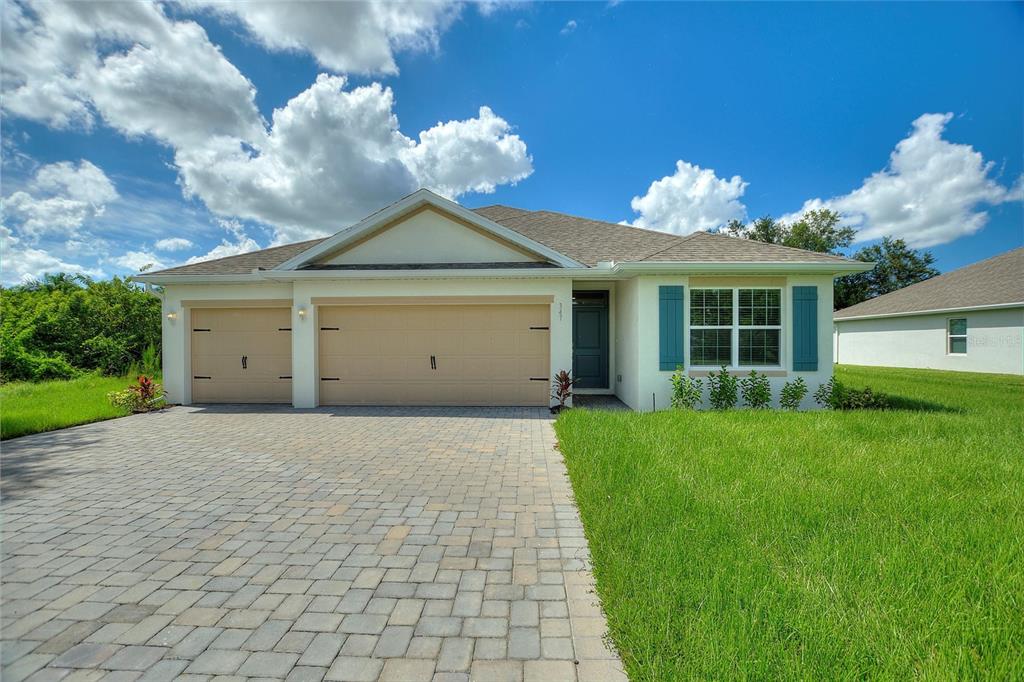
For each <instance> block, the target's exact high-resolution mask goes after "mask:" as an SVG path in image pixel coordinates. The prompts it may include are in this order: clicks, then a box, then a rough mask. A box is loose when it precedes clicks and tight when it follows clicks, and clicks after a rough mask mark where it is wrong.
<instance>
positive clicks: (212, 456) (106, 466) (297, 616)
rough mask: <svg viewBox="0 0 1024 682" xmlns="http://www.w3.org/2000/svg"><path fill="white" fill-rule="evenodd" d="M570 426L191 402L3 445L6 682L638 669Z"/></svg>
mask: <svg viewBox="0 0 1024 682" xmlns="http://www.w3.org/2000/svg"><path fill="white" fill-rule="evenodd" d="M554 445H555V438H554V433H553V431H552V428H551V424H550V420H549V419H548V417H547V414H546V412H544V411H542V410H531V409H501V408H458V409H456V408H437V409H434V408H423V409H412V408H394V409H390V408H342V409H335V410H328V409H323V410H313V411H301V412H300V411H293V410H291V409H287V408H280V409H278V408H255V409H242V408H231V407H225V408H216V409H213V408H187V407H177V408H173V409H171V410H168V411H165V412H161V413H158V414H151V415H139V416H134V417H128V418H125V419H119V420H115V421H111V422H104V423H100V424H94V425H90V426H83V427H78V428H75V429H68V430H65V431H59V432H55V433H52V434H40V435H36V436H28V437H25V438H21V439H16V440H14V441H8V442H6V443H4V445H3V461H2V467H3V469H2V476H3V504H2V511H3V516H4V526H3V538H2V539H3V548H2V551H3V564H2V570H3V576H2V580H3V585H2V587H3V594H2V618H3V622H2V627H3V629H2V637H3V640H4V641H3V642H2V647H3V648H2V652H3V665H4V670H3V673H4V675H3V677H4V680H5V682H14V681H15V680H20V679H23V678H26V677H30V676H31V679H59V678H61V677H63V678H64V679H67V680H73V679H74V680H77V679H89V680H92V679H112V680H115V679H116V680H130V679H135V678H141V679H145V680H150V679H196V680H198V679H225V680H226V679H241V678H245V677H249V678H273V679H282V678H287V679H289V680H307V679H308V680H320V679H328V680H375V679H387V680H420V679H423V680H431V679H432V680H459V679H469V678H472V679H480V680H505V679H509V680H520V679H526V680H551V681H557V680H575V679H579V680H602V681H603V680H614V679H621V677H622V673H621V666H620V664H619V662H618V660H617V659H616V658H615V656H614V654H612V653H611V652H609V651H608V649H607V648H606V647H605V645H604V644H603V641H602V635H603V634H604V633H605V621H604V619H603V617H602V615H601V611H600V609H599V608H598V606H597V603H596V597H595V596H594V594H593V588H592V578H591V575H590V573H589V572H588V571H587V570H586V565H587V559H588V556H587V550H586V540H585V538H584V536H583V532H582V527H581V525H580V521H579V517H578V515H577V512H576V509H575V507H574V506H573V504H572V502H571V501H570V497H569V490H570V489H569V483H568V480H567V478H566V473H565V468H564V466H563V464H562V461H561V457H560V455H559V453H558V451H557V450H556V449H555V447H554ZM219 676H232V677H230V678H229V677H219Z"/></svg>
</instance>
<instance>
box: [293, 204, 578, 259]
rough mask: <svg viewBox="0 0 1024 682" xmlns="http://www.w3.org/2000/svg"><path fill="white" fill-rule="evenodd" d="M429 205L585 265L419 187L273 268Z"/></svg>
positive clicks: (327, 249)
mask: <svg viewBox="0 0 1024 682" xmlns="http://www.w3.org/2000/svg"><path fill="white" fill-rule="evenodd" d="M424 205H429V206H434V207H435V208H437V209H439V210H440V211H442V212H445V213H449V214H451V215H454V216H456V217H458V218H461V219H462V220H464V221H466V222H468V223H470V224H471V225H474V226H476V227H478V228H480V229H481V230H483V231H485V232H489V233H491V234H493V235H495V236H496V237H499V238H500V239H503V240H505V241H507V242H510V243H512V244H515V245H517V246H519V247H521V248H523V249H526V250H527V251H530V252H532V253H535V254H537V255H538V256H541V257H542V258H544V259H546V260H549V261H551V262H552V263H556V264H558V265H560V266H562V267H563V268H585V267H586V266H585V265H583V264H582V263H579V262H577V261H575V260H573V259H572V258H569V257H568V256H566V255H565V254H563V253H560V252H558V251H555V250H554V249H552V248H550V247H547V246H544V245H543V244H541V243H540V242H536V241H534V240H532V239H529V238H528V237H525V236H523V235H521V234H519V233H518V232H516V231H515V230H510V229H509V228H507V227H505V226H504V225H499V224H498V223H496V222H494V221H493V220H488V219H487V218H484V217H483V216H481V215H478V214H476V213H474V212H473V211H470V210H468V209H466V208H463V207H462V206H459V205H458V204H457V203H455V202H454V201H449V200H448V199H445V198H444V197H441V196H438V195H436V194H434V193H433V192H431V191H429V190H426V189H420V190H417V191H415V192H413V193H412V194H410V195H409V196H407V197H404V198H402V199H400V200H398V201H396V202H395V203H393V204H391V205H390V206H388V207H387V208H384V209H381V210H380V211H377V212H376V213H374V214H373V215H371V216H368V217H366V218H364V219H363V220H361V221H359V222H358V223H356V224H355V225H353V226H352V227H349V228H347V229H344V230H341V231H340V232H338V233H337V234H335V235H334V236H332V237H328V238H327V239H325V240H323V241H322V242H320V243H319V244H316V245H315V246H313V247H311V248H309V249H306V250H305V251H303V252H302V253H300V254H298V255H297V256H295V257H294V258H292V259H290V260H287V261H285V262H284V263H281V264H280V265H278V266H277V267H276V268H274V271H280V270H297V269H298V268H300V267H302V266H303V265H307V264H309V263H311V262H313V261H315V260H317V259H318V258H320V257H322V256H325V255H327V254H329V253H332V252H334V251H337V250H339V249H341V248H343V247H344V246H345V245H347V244H350V243H352V242H354V241H356V240H358V239H360V238H362V237H363V236H365V235H367V234H370V233H372V232H373V231H374V230H376V229H377V228H379V227H381V226H382V225H385V224H386V223H389V222H392V221H393V220H395V219H396V218H400V217H401V216H402V215H403V214H405V213H408V212H410V211H413V210H415V209H417V208H419V207H420V206H424Z"/></svg>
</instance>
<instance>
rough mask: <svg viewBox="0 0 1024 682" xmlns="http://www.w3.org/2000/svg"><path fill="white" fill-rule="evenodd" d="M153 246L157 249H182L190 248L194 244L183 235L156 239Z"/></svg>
mask: <svg viewBox="0 0 1024 682" xmlns="http://www.w3.org/2000/svg"><path fill="white" fill-rule="evenodd" d="M153 246H154V247H155V248H156V250H157V251H184V250H186V249H191V248H192V247H193V246H195V244H193V243H192V241H191V240H189V239H185V238H184V237H168V238H167V239H158V240H157V242H156V244H154V245H153Z"/></svg>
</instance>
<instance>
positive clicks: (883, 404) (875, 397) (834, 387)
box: [814, 377, 892, 410]
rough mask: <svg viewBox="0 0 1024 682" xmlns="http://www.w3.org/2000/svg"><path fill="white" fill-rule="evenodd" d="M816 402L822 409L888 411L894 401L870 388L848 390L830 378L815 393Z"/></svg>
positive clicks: (833, 378)
mask: <svg viewBox="0 0 1024 682" xmlns="http://www.w3.org/2000/svg"><path fill="white" fill-rule="evenodd" d="M814 400H815V401H817V403H818V404H819V405H821V406H822V407H827V408H829V409H832V410H888V409H891V408H892V401H891V400H890V398H889V396H887V395H885V394H884V393H876V392H874V391H872V390H871V389H870V388H868V387H865V388H861V389H854V388H847V387H846V386H843V385H842V384H841V383H839V382H838V381H836V380H835V377H832V378H830V379H829V380H828V381H826V382H825V383H824V384H822V385H821V386H819V387H818V390H817V391H815V392H814Z"/></svg>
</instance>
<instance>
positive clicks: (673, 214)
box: [628, 160, 747, 234]
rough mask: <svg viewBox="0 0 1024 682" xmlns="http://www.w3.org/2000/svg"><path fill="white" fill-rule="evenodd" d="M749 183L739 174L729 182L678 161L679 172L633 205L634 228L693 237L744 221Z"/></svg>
mask: <svg viewBox="0 0 1024 682" xmlns="http://www.w3.org/2000/svg"><path fill="white" fill-rule="evenodd" d="M746 189H747V183H746V182H744V181H743V178H741V177H740V176H738V175H734V176H733V177H732V178H730V179H728V180H726V179H724V178H719V177H718V176H717V175H715V171H714V170H713V169H711V168H701V167H700V166H697V165H695V164H692V163H687V162H686V161H681V160H680V161H676V172H675V173H673V174H672V175H666V176H665V177H663V178H661V179H660V180H655V181H654V182H652V183H651V186H650V187H648V188H647V193H646V194H644V195H643V196H635V197H633V201H632V202H630V206H631V207H632V208H633V211H634V212H635V213H638V214H639V217H637V218H636V219H635V220H633V222H632V223H628V224H630V225H633V226H634V227H643V228H647V229H650V230H660V231H662V232H672V233H675V234H691V233H693V232H698V231H701V230H712V229H714V228H716V227H720V226H722V225H724V224H725V223H727V222H729V221H730V220H733V219H735V220H743V219H744V218H745V217H746V215H747V209H746V207H745V206H744V205H743V203H742V202H741V201H740V199H741V198H742V197H743V193H744V192H745V191H746Z"/></svg>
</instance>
